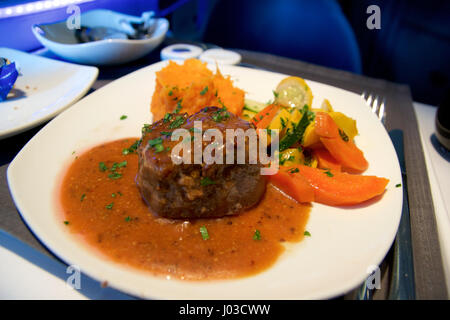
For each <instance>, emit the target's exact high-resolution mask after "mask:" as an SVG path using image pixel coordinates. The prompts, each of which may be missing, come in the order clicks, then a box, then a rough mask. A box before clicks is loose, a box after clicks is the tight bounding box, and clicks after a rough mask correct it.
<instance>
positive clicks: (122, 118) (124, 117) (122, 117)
mask: <svg viewBox="0 0 450 320" xmlns="http://www.w3.org/2000/svg"><path fill="white" fill-rule="evenodd" d="M126 118H128V116H127V115H122V116H121V117H120V120H125V119H126Z"/></svg>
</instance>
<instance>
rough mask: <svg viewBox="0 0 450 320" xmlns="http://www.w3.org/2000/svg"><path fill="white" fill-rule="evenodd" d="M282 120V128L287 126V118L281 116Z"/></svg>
mask: <svg viewBox="0 0 450 320" xmlns="http://www.w3.org/2000/svg"><path fill="white" fill-rule="evenodd" d="M280 121H281V129H284V128H286V125H287V120H286V119H284V118H283V117H281V118H280Z"/></svg>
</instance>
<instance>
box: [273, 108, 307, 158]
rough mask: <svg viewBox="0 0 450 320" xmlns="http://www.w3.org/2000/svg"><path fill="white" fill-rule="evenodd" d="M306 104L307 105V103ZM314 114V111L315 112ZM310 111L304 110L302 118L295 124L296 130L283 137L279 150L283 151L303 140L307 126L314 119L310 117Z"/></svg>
mask: <svg viewBox="0 0 450 320" xmlns="http://www.w3.org/2000/svg"><path fill="white" fill-rule="evenodd" d="M305 106H306V105H305ZM313 114H314V113H313ZM310 118H311V117H310V116H309V113H308V112H306V110H303V115H302V118H301V120H300V121H299V122H298V123H297V124H296V125H295V126H294V130H293V132H292V133H286V135H285V136H284V137H283V138H282V139H281V141H280V145H279V148H280V149H279V152H283V151H284V150H286V149H287V148H289V147H290V146H292V145H293V144H294V143H296V142H297V141H301V140H302V139H303V134H304V133H305V130H306V127H307V126H308V125H309V123H310V122H311V121H312V120H311V119H310Z"/></svg>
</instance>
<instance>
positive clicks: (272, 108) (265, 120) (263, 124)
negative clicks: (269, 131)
mask: <svg viewBox="0 0 450 320" xmlns="http://www.w3.org/2000/svg"><path fill="white" fill-rule="evenodd" d="M279 110H280V106H279V105H277V104H269V105H268V106H267V107H265V108H264V109H262V110H261V111H260V112H258V113H257V114H256V115H255V116H254V117H253V119H252V123H253V124H254V125H255V127H256V128H258V129H266V128H267V126H268V125H269V124H270V122H271V121H272V119H273V118H274V117H275V116H276V115H277V113H278V111H279Z"/></svg>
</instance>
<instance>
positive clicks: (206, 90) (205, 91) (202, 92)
mask: <svg viewBox="0 0 450 320" xmlns="http://www.w3.org/2000/svg"><path fill="white" fill-rule="evenodd" d="M207 92H208V86H206V87H205V88H203V90H202V91H200V95H202V96H204V95H205V93H207Z"/></svg>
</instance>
